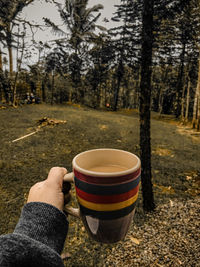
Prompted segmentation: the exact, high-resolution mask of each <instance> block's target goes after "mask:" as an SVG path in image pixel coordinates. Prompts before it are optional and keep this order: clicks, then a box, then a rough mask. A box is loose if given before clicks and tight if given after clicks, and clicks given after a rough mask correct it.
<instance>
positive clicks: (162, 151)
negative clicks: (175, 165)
mask: <svg viewBox="0 0 200 267" xmlns="http://www.w3.org/2000/svg"><path fill="white" fill-rule="evenodd" d="M152 153H153V154H156V155H159V156H164V157H172V158H173V157H174V155H173V152H172V151H171V150H169V149H166V148H161V147H157V148H156V149H155V150H153V151H152Z"/></svg>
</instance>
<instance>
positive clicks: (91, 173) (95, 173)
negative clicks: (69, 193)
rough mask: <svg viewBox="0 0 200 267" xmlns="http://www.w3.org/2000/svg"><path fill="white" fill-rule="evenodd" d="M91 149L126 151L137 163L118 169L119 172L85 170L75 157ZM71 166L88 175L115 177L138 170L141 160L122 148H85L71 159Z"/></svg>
mask: <svg viewBox="0 0 200 267" xmlns="http://www.w3.org/2000/svg"><path fill="white" fill-rule="evenodd" d="M92 151H118V152H123V153H126V154H128V155H130V156H132V157H135V158H136V159H137V164H136V165H135V166H134V167H132V168H130V169H128V170H125V171H119V172H95V171H89V170H86V169H84V168H81V167H79V166H78V165H77V163H76V159H77V158H78V157H80V156H81V155H84V154H86V153H88V152H92ZM72 166H73V168H74V169H75V170H77V171H78V172H80V173H83V174H85V175H89V176H95V177H116V176H123V175H127V174H130V173H132V172H135V171H136V170H138V169H139V168H140V166H141V161H140V159H139V157H138V156H137V155H135V154H133V153H131V152H129V151H126V150H122V149H115V148H97V149H90V150H86V151H84V152H81V153H79V154H78V155H76V156H75V157H74V158H73V160H72Z"/></svg>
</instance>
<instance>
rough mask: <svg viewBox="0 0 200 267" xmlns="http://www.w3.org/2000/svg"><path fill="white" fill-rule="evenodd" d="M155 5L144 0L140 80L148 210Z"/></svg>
mask: <svg viewBox="0 0 200 267" xmlns="http://www.w3.org/2000/svg"><path fill="white" fill-rule="evenodd" d="M153 6H154V0H144V9H143V29H142V55H141V82H140V99H139V100H140V153H141V164H142V173H141V179H142V195H143V208H144V210H146V211H153V210H154V209H155V204H154V196H153V188H152V182H151V179H152V174H151V135H150V126H151V125H150V116H151V111H150V105H151V74H152V46H153Z"/></svg>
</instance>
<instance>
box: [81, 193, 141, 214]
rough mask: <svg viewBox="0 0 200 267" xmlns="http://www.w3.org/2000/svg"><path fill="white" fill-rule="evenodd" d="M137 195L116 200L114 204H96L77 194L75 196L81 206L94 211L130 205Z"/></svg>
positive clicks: (110, 209)
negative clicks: (120, 200) (119, 200)
mask: <svg viewBox="0 0 200 267" xmlns="http://www.w3.org/2000/svg"><path fill="white" fill-rule="evenodd" d="M137 197H138V193H137V194H136V195H134V196H133V197H131V198H129V199H128V200H126V201H122V202H118V203H114V204H98V203H93V202H89V201H86V200H84V199H82V198H80V197H79V196H77V198H78V201H79V203H80V204H81V205H82V206H84V207H86V208H88V209H91V210H96V211H112V210H120V209H123V208H126V207H128V206H130V205H132V204H133V203H134V202H135V201H136V200H137Z"/></svg>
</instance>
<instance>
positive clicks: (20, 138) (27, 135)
mask: <svg viewBox="0 0 200 267" xmlns="http://www.w3.org/2000/svg"><path fill="white" fill-rule="evenodd" d="M37 132H38V130H37V131H35V132H32V133H30V134H26V135H24V136H22V137H19V138H17V139H15V140H12V141H11V142H12V143H14V142H17V141H19V140H22V139H24V138H26V137H29V136H31V135H33V134H36V133H37Z"/></svg>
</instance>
